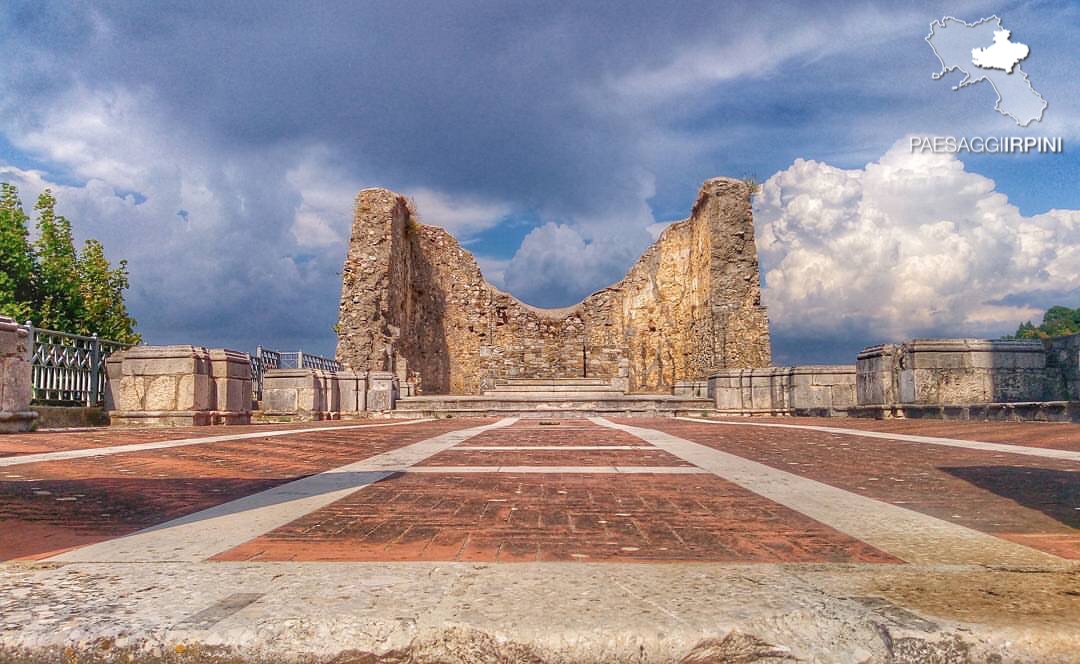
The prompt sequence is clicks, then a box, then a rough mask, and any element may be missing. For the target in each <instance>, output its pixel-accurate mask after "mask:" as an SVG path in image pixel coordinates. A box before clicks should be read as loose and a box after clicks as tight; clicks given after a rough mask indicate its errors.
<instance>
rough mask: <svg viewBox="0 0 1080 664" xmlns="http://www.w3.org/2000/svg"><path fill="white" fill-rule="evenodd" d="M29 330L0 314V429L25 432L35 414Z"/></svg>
mask: <svg viewBox="0 0 1080 664" xmlns="http://www.w3.org/2000/svg"><path fill="white" fill-rule="evenodd" d="M32 370H33V369H32V367H31V363H30V336H29V330H28V329H27V328H25V327H23V326H22V325H19V324H18V323H17V322H16V321H14V320H12V319H11V318H7V317H4V316H0V374H2V375H0V432H3V433H9V432H18V431H28V430H30V429H32V428H33V426H34V421H35V420H36V419H37V413H35V412H33V411H31V410H30V400H31V398H32V397H33V384H32V373H31V372H32Z"/></svg>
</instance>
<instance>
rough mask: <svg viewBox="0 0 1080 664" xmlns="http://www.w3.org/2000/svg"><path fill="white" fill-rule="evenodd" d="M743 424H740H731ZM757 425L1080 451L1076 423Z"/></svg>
mask: <svg viewBox="0 0 1080 664" xmlns="http://www.w3.org/2000/svg"><path fill="white" fill-rule="evenodd" d="M728 421H736V422H737V421H739V420H728ZM752 421H754V422H774V423H777V424H809V425H813V426H822V427H839V428H843V429H862V430H865V431H880V432H883V433H904V434H911V435H916V436H937V437H939V438H960V439H963V440H980V441H983V442H986V443H1009V444H1013V445H1026V446H1028V447H1048V448H1054V449H1061V450H1076V451H1080V424H1074V423H1072V422H971V421H943V420H870V419H863V418H854V417H853V418H835V417H832V418H830V417H799V418H790V417H789V418H776V417H762V418H757V417H755V418H753V420H752Z"/></svg>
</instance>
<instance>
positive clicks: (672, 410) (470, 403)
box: [394, 394, 715, 417]
mask: <svg viewBox="0 0 1080 664" xmlns="http://www.w3.org/2000/svg"><path fill="white" fill-rule="evenodd" d="M714 411H715V405H714V404H713V402H712V401H710V400H708V399H693V398H686V397H676V396H671V395H663V394H658V395H651V394H650V395H640V394H634V395H618V396H604V397H601V398H583V397H581V396H579V395H571V396H561V397H560V398H555V399H546V398H543V399H540V398H532V397H526V396H510V397H490V396H454V395H442V396H422V397H405V398H402V399H398V401H397V407H396V410H395V411H394V413H395V414H396V415H398V416H402V417H405V416H410V415H411V416H417V415H422V416H426V417H465V416H469V415H472V416H482V415H487V416H495V417H506V416H522V417H528V416H536V417H549V416H550V417H584V416H591V415H599V416H609V415H610V416H613V417H615V416H622V415H654V416H656V415H661V416H669V415H684V414H711V413H713V412H714Z"/></svg>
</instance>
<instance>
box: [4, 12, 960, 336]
mask: <svg viewBox="0 0 1080 664" xmlns="http://www.w3.org/2000/svg"><path fill="white" fill-rule="evenodd" d="M963 4H964V3H960V4H957V3H952V4H951V5H950V9H951V10H952V11H961V10H962V9H963ZM941 11H943V8H941V7H931V6H923V7H919V8H911V7H910V6H904V7H902V8H898V9H889V10H879V9H877V8H874V7H873V6H869V5H865V4H857V5H852V6H844V5H839V4H834V3H816V4H808V3H799V4H795V5H793V6H787V7H785V6H779V5H776V4H765V5H761V4H760V3H759V4H756V5H750V4H745V5H732V4H731V3H720V2H680V3H677V4H671V3H660V2H651V1H649V2H587V3H553V2H531V3H517V2H514V3H511V2H503V1H501V0H500V1H491V2H453V3H445V2H382V3H375V2H338V3H330V2H319V3H307V4H298V3H288V4H286V3H276V2H275V3H271V2H227V3H211V2H203V3H186V4H179V3H164V2H156V3H114V2H95V3H51V2H9V3H6V4H5V5H4V6H3V7H0V38H2V40H3V43H4V48H5V55H6V56H8V57H7V58H6V59H7V61H8V62H7V63H6V66H5V67H4V68H3V69H2V70H0V113H2V122H0V132H3V134H4V136H5V138H6V139H7V141H8V142H9V143H10V144H11V145H12V146H14V150H15V151H16V153H19V154H16V155H15V157H14V158H13V159H8V160H7V161H8V163H9V164H10V165H12V166H14V167H17V168H22V169H29V168H30V167H31V166H33V167H34V168H39V169H42V170H44V171H46V172H45V174H44V175H43V176H40V177H39V176H38V175H34V174H31V173H27V172H25V171H24V172H21V173H19V174H17V177H15V176H12V177H10V178H9V179H15V180H19V181H20V182H21V183H22V184H23V186H24V188H25V189H26V190H27V191H33V190H34V189H35V187H37V188H40V187H42V186H46V185H49V184H53V185H55V184H56V183H64V184H74V185H76V186H72V187H68V188H62V190H61V191H60V192H58V193H59V194H60V195H59V198H60V204H61V208H62V211H63V210H64V206H67V207H66V209H67V210H68V211H69V213H70V215H69V216H72V217H73V218H74V219H75V221H76V232H77V233H79V234H81V236H83V237H85V236H87V235H92V236H95V237H99V238H101V239H102V240H103V241H104V242H105V244H106V249H107V250H108V251H110V252H111V254H112V255H117V256H120V257H125V258H129V259H130V261H131V270H132V283H133V286H132V297H131V299H132V303H131V304H132V308H133V310H134V313H135V314H136V316H137V317H138V318H139V320H140V322H141V326H142V329H143V331H144V333H145V334H146V336H147V338H148V339H149V340H150V341H154V342H182V341H191V342H197V343H207V344H230V345H234V346H240V347H241V348H244V349H250V348H251V347H252V346H254V344H255V343H267V344H269V345H293V344H295V345H303V346H304V347H305V348H310V349H312V350H322V351H324V352H329V351H330V350H332V345H333V339H332V335H331V334H330V333H329V329H330V326H331V325H332V324H333V322H334V319H335V317H336V307H337V295H338V289H339V284H340V282H339V279H340V277H339V275H338V274H337V273H338V271H339V270H340V265H341V260H342V258H343V256H344V242H345V241H346V240H347V237H348V230H349V228H348V224H349V214H348V208H349V206H350V203H351V197H352V195H353V193H354V192H355V191H356V189H358V188H360V187H363V186H387V187H390V188H393V189H396V190H399V191H409V190H417V189H419V188H424V189H427V190H430V191H432V192H436V194H440V195H444V196H446V197H452V198H453V199H454V200H471V201H473V202H474V205H473V207H472V208H470V209H475V210H479V211H483V210H489V211H493V212H491V214H492V215H495V217H498V218H499V219H501V217H500V216H499V215H498V214H496V212H498V213H499V214H501V213H502V211H504V210H510V211H511V212H512V214H511V215H510V216H511V217H513V219H511V220H509V221H506V222H505V223H507V224H510V223H520V220H522V219H528V220H529V222H528V223H529V224H530V225H534V226H535V229H533V232H532V233H530V234H528V235H527V236H526V237H525V240H524V241H523V242H522V243H521V247H520V248H519V249H518V251H517V254H516V255H514V257H513V259H512V260H510V255H509V254H505V255H499V256H496V258H498V259H501V260H502V261H503V263H502V264H500V265H501V268H500V269H502V270H505V273H506V277H505V280H504V283H505V284H506V285H509V286H511V287H512V289H513V291H514V292H515V293H516V294H518V295H522V296H524V297H526V298H527V299H530V300H532V301H535V302H537V303H543V304H550V305H557V304H567V303H569V302H570V301H573V300H576V299H578V298H580V297H581V296H583V295H585V294H587V293H588V292H590V291H592V290H594V289H596V288H599V287H602V286H605V285H606V284H608V283H610V282H612V281H614V280H616V279H618V278H619V277H620V276H621V275H622V273H623V271H624V270H625V269H626V268H627V267H628V266H629V263H630V262H631V261H632V260H633V259H634V257H635V256H636V255H637V252H638V251H639V250H640V249H641V248H642V246H643V245H644V244H645V243H646V242H647V241H648V235H647V234H646V233H645V230H644V229H645V227H646V226H647V225H648V224H649V223H651V222H652V221H655V220H656V219H654V218H653V217H654V212H653V211H654V210H655V211H656V213H655V215H656V216H658V217H659V219H660V220H667V219H671V218H675V217H680V216H684V215H685V214H686V213H687V212H688V209H689V206H690V205H691V203H692V201H693V198H694V194H695V192H696V189H697V187H698V186H699V185H700V183H701V181H702V180H704V179H705V178H707V177H710V176H714V175H735V176H742V175H749V174H756V175H757V176H758V177H760V178H766V177H768V176H769V175H771V174H772V173H773V172H775V171H776V170H778V169H781V168H786V167H788V166H789V165H790V164H791V162H792V160H793V159H794V158H795V157H796V156H808V157H814V158H818V159H830V160H831V159H834V158H835V159H837V160H839V161H840V163H842V164H846V165H849V166H851V165H861V164H864V163H866V161H869V160H872V159H874V158H877V157H878V156H880V155H881V154H882V153H883V152H884V149H885V147H887V146H888V145H891V144H892V142H893V141H894V140H895V139H896V138H897V136H896V135H895V133H894V132H895V131H896V127H897V126H901V125H902V124H903V122H904V121H905V117H906V118H908V119H910V117H911V116H910V113H912V112H916V113H923V114H924V115H925V112H924V111H922V110H919V109H925V108H926V107H927V106H928V105H927V104H926V100H925V99H924V98H922V97H920V95H940V93H939V92H938V90H937V89H936V88H931V87H930V85H929V83H928V81H929V76H928V75H927V73H926V71H927V70H926V67H927V66H929V65H928V64H927V63H926V62H924V61H920V60H918V55H927V56H929V55H930V54H929V52H928V51H927V53H921V52H918V51H916V52H917V53H918V55H916V56H914V57H913V56H912V55H911V53H912V50H913V49H919V48H924V47H925V45H924V44H923V45H920V44H919V43H918V42H920V40H921V31H922V30H923V27H924V24H925V23H926V22H927V20H928V19H927V16H930V17H933V16H935V15H936V14H939V13H941ZM905 35H906V36H907V37H911V39H908V38H907V37H906V36H905ZM888 66H893V67H895V70H891V71H895V75H894V76H893V77H892V78H891V79H888V80H885V79H882V77H879V76H874V75H872V73H871V72H873V71H874V70H875V68H878V69H880V68H884V67H888ZM913 91H914V92H913ZM934 99H938V97H934ZM950 100H953V99H952V98H950ZM841 101H842V103H841ZM913 109H915V110H913ZM948 110H951V109H948ZM904 113H908V114H909V115H908V116H903V114H904ZM920 117H922V116H920ZM939 118H940V114H939V115H935V116H934V118H933V119H932V123H936V122H939ZM883 126H884V127H885V129H884V130H882V127H883ZM907 129H912V128H911V127H905V130H907ZM853 146H854V147H853ZM5 152H6V151H5ZM20 155H21V157H22V158H21V159H20V158H19V157H20ZM856 162H857V163H856ZM0 166H2V164H0ZM128 193H130V194H131V195H132V196H133V200H134V201H138V204H137V205H136V204H135V203H123V204H121V203H118V202H117V201H118V200H120V199H117V198H116V195H119V196H124V195H127V194H128ZM114 194H115V195H114ZM432 200H442V199H440V198H438V196H437V195H436V196H434V197H433V199H432ZM421 212H422V213H423V212H424V211H423V210H421ZM496 221H498V219H495V220H492V219H487V220H485V221H484V223H478V224H474V227H475V228H477V229H487V230H485V231H484V233H485V235H491V234H492V233H496V232H498V228H499V227H498V226H494V227H493V224H494V223H496ZM514 232H515V233H517V234H519V235H520V230H515V231H514ZM552 239H555V240H558V241H559V242H560V243H561V244H559V245H557V246H553V245H552V244H551V241H546V240H552ZM496 244H498V243H491V245H492V246H494V245H496ZM484 246H485V245H484V243H483V242H481V244H480V245H479V247H480V249H481V253H482V251H483V249H484ZM499 251H500V252H501V251H504V249H502V248H501V249H499Z"/></svg>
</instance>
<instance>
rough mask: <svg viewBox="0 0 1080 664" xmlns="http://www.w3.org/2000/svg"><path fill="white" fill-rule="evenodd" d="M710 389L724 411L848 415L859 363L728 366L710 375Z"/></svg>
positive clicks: (718, 407)
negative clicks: (753, 366) (760, 366)
mask: <svg viewBox="0 0 1080 664" xmlns="http://www.w3.org/2000/svg"><path fill="white" fill-rule="evenodd" d="M708 390H709V397H710V398H711V399H713V400H714V402H715V404H716V408H717V410H719V411H721V412H723V413H729V414H740V415H844V414H846V413H847V411H848V409H850V408H851V407H852V406H854V405H855V367H854V366H853V365H806V366H797V367H765V368H755V369H724V370H721V371H717V372H716V373H714V374H712V375H710V376H709V382H708Z"/></svg>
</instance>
